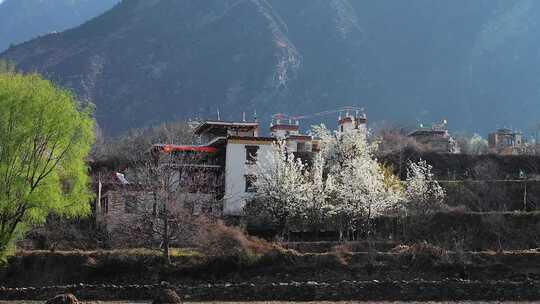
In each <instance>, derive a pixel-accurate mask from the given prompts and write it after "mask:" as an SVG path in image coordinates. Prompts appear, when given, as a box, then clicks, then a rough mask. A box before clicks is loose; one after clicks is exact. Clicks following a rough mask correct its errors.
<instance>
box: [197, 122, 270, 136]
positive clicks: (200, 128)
mask: <svg viewBox="0 0 540 304" xmlns="http://www.w3.org/2000/svg"><path fill="white" fill-rule="evenodd" d="M216 127H217V128H255V127H259V122H245V121H242V122H236V121H205V122H202V123H201V124H199V125H198V126H197V127H196V128H195V130H194V132H195V134H201V133H203V132H205V131H207V130H209V129H212V128H216Z"/></svg>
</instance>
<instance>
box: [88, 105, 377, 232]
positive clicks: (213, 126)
mask: <svg viewBox="0 0 540 304" xmlns="http://www.w3.org/2000/svg"><path fill="white" fill-rule="evenodd" d="M193 127H194V133H195V135H197V136H198V137H199V139H200V142H201V144H200V145H175V144H155V145H153V146H152V147H151V149H150V153H151V155H153V156H154V160H155V161H156V162H157V163H160V162H163V161H164V160H165V161H166V160H168V163H166V164H163V165H169V166H171V165H172V166H173V167H174V169H175V170H176V172H177V173H176V174H177V175H176V178H177V182H178V184H179V185H181V187H180V188H179V191H178V193H176V199H175V200H176V201H177V202H179V203H180V204H182V207H183V208H184V209H185V210H186V211H187V212H189V213H192V214H208V215H212V216H218V217H219V216H225V217H231V216H232V217H236V216H241V215H243V210H244V206H245V204H246V202H247V201H248V200H249V199H250V198H252V197H253V192H254V191H255V189H254V188H253V183H254V181H255V178H256V175H255V173H256V172H255V170H256V164H257V162H263V161H264V160H265V158H264V157H262V155H264V154H265V153H270V152H271V149H272V144H273V143H275V142H276V141H278V140H280V141H283V142H285V144H286V148H287V151H288V152H290V153H294V154H295V156H297V157H299V158H301V159H302V160H303V161H305V162H306V163H310V162H311V160H312V159H313V154H314V153H317V152H318V151H319V140H318V139H317V138H314V137H313V136H311V135H306V134H302V133H301V132H300V124H299V121H298V120H295V119H282V118H281V117H280V116H275V117H274V119H273V120H272V123H271V125H270V134H269V136H267V137H265V136H260V134H259V130H260V124H259V122H258V121H245V120H244V121H240V122H238V121H236V122H233V121H219V120H216V121H212V120H209V121H203V122H200V123H198V124H196V125H194V126H193ZM355 129H364V130H367V117H366V115H365V114H358V113H356V114H355V115H349V113H346V115H344V116H341V115H340V117H339V119H338V130H339V131H343V132H347V131H351V130H355ZM170 156H172V159H173V160H174V161H173V162H172V164H171V163H170V160H171V157H170ZM126 171H128V172H124V173H125V175H124V174H120V173H114V174H112V179H109V180H108V181H107V183H104V184H103V187H100V189H101V191H99V193H98V199H99V200H98V202H96V205H95V212H96V218H97V220H98V221H99V222H101V223H103V224H105V225H106V226H107V228H108V229H109V230H110V231H112V230H113V229H114V228H115V227H117V226H118V225H121V224H122V223H123V222H125V221H124V219H129V218H135V215H136V214H137V213H138V212H140V211H142V210H146V211H147V212H148V211H150V212H151V213H152V212H154V213H155V212H156V211H155V210H156V208H158V205H157V204H158V202H157V201H156V197H155V195H154V194H153V193H152V192H151V191H150V190H149V189H148V187H145V185H142V184H141V183H140V182H136V181H135V180H136V178H134V177H136V172H137V168H133V169H127V170H126ZM100 185H101V184H100Z"/></svg>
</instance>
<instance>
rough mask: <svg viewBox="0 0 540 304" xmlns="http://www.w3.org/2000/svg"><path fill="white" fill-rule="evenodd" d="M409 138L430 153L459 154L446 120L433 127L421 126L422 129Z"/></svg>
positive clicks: (412, 133) (411, 134)
mask: <svg viewBox="0 0 540 304" xmlns="http://www.w3.org/2000/svg"><path fill="white" fill-rule="evenodd" d="M408 136H409V137H411V138H413V139H414V140H415V141H416V142H417V143H418V144H420V145H422V146H423V147H425V148H426V149H427V150H429V151H433V152H438V153H459V149H458V147H457V145H456V142H455V140H454V138H452V136H450V133H449V132H448V123H447V121H446V120H444V121H442V122H441V123H435V124H433V125H431V127H424V126H423V125H421V126H420V128H418V129H417V130H415V131H413V132H411V133H410V134H409V135H408Z"/></svg>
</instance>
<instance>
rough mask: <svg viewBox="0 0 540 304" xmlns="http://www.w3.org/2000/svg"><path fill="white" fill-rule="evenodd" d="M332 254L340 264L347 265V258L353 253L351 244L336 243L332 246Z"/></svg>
mask: <svg viewBox="0 0 540 304" xmlns="http://www.w3.org/2000/svg"><path fill="white" fill-rule="evenodd" d="M332 254H334V255H335V256H336V257H337V259H338V261H339V262H340V263H341V264H343V265H347V264H348V263H349V259H350V258H351V256H352V255H353V253H352V246H351V245H350V244H341V245H336V246H334V247H333V248H332Z"/></svg>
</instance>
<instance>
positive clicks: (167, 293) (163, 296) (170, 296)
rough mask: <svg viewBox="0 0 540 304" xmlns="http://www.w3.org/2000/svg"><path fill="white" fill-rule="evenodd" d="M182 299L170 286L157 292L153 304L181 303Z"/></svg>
mask: <svg viewBox="0 0 540 304" xmlns="http://www.w3.org/2000/svg"><path fill="white" fill-rule="evenodd" d="M180 303H182V299H181V298H180V297H179V296H178V294H177V293H176V291H174V290H173V289H170V288H166V289H161V290H159V292H158V293H157V295H156V297H155V298H154V301H152V304H180Z"/></svg>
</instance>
